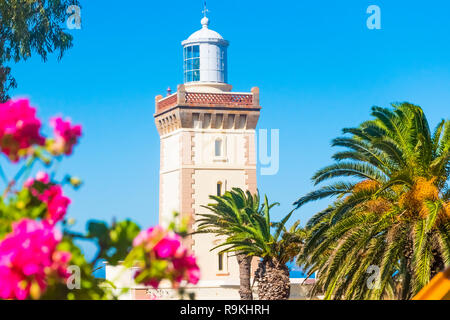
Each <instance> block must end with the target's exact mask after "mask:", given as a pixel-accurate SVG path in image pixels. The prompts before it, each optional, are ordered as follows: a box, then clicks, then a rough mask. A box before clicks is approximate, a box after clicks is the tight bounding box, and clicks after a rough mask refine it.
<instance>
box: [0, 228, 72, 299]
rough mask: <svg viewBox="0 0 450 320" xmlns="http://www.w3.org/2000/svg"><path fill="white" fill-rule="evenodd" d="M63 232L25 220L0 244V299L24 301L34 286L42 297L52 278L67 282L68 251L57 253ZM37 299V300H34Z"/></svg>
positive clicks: (69, 256) (69, 257)
mask: <svg viewBox="0 0 450 320" xmlns="http://www.w3.org/2000/svg"><path fill="white" fill-rule="evenodd" d="M61 237H62V235H61V233H60V232H58V231H56V230H55V229H54V228H53V227H51V226H50V225H49V224H46V223H43V222H38V221H35V220H29V219H23V220H21V221H19V222H17V223H15V224H14V225H13V231H12V233H10V234H8V235H7V236H6V237H5V239H3V240H2V241H1V242H0V298H2V299H19V300H24V299H26V298H28V297H29V295H30V291H32V287H33V286H34V287H35V289H34V290H33V291H34V294H35V295H36V288H38V295H40V293H42V292H43V291H45V289H46V288H47V278H48V277H58V278H62V279H66V278H67V276H68V273H67V271H66V269H67V264H68V262H69V261H70V259H71V255H70V253H68V252H59V251H57V250H56V247H57V245H58V244H59V242H60V241H61ZM33 298H37V297H33Z"/></svg>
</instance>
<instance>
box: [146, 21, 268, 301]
mask: <svg viewBox="0 0 450 320" xmlns="http://www.w3.org/2000/svg"><path fill="white" fill-rule="evenodd" d="M229 46H230V43H229V42H228V41H227V40H225V39H224V38H223V37H222V36H221V35H220V34H219V33H217V32H215V31H213V30H211V29H210V19H209V18H208V17H206V14H205V16H204V17H203V19H202V20H201V29H200V30H198V31H196V32H194V33H193V34H192V35H191V36H190V37H188V38H187V39H186V40H184V41H183V42H182V49H183V84H180V85H178V88H177V90H176V92H174V93H173V94H169V95H167V96H166V97H163V96H162V95H159V96H157V97H156V99H155V105H156V108H155V109H156V110H155V115H154V118H155V124H156V128H157V130H158V133H159V135H160V159H161V161H160V182H159V183H160V185H159V186H160V187H159V220H160V224H162V225H167V224H168V223H169V222H170V221H171V219H172V218H173V212H178V213H180V214H181V215H183V216H186V215H187V216H189V217H191V218H192V219H191V221H192V223H191V229H192V230H193V231H195V230H196V222H195V221H196V217H197V215H198V214H202V213H208V210H207V209H205V208H203V207H202V206H205V205H207V204H208V203H211V202H212V200H210V199H209V196H210V195H223V194H224V193H225V192H226V191H229V190H231V189H232V188H234V187H237V188H241V189H243V190H249V191H251V192H252V193H255V192H257V181H256V151H255V128H256V125H257V123H258V119H259V115H260V110H261V107H260V105H259V89H258V88H256V87H254V88H252V89H251V91H250V92H233V91H232V86H231V85H230V84H229V83H228V71H229V70H228V67H229V66H228V61H227V58H228V49H229ZM180 71H181V70H180ZM169 93H170V92H169ZM221 241H223V239H221V238H218V237H216V236H215V235H213V234H195V235H193V236H191V237H190V238H189V239H188V240H187V242H188V243H187V244H188V246H189V247H190V248H191V250H192V251H193V252H194V254H195V255H196V257H197V261H198V263H199V266H200V269H201V283H200V286H204V287H208V286H209V285H211V286H219V287H220V286H224V287H226V286H236V285H238V284H239V269H238V264H237V261H236V257H234V256H232V255H230V256H228V255H227V254H220V253H219V252H218V251H211V249H212V248H214V247H215V246H217V245H218V244H220V243H221ZM216 292H217V290H216ZM222 297H223V296H222ZM236 297H239V296H238V293H237V290H236Z"/></svg>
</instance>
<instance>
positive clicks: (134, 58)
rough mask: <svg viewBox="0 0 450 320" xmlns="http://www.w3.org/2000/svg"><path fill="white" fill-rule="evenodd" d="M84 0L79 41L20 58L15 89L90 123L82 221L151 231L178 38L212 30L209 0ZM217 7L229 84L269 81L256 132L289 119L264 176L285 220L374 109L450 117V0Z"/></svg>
mask: <svg viewBox="0 0 450 320" xmlns="http://www.w3.org/2000/svg"><path fill="white" fill-rule="evenodd" d="M81 3H82V4H83V8H82V19H83V22H82V23H83V24H82V30H74V31H72V34H73V35H74V37H75V41H74V47H73V48H72V49H71V50H70V51H68V52H67V53H66V55H65V56H64V58H63V60H62V61H59V62H58V61H57V59H56V56H54V55H53V56H50V57H49V60H48V62H46V63H43V62H42V61H41V60H40V59H39V58H32V59H30V60H28V61H26V62H21V63H19V64H17V65H13V66H12V67H13V75H14V76H15V77H16V79H17V81H18V83H19V87H18V88H17V89H16V90H15V91H14V92H13V95H14V96H24V95H25V96H28V97H30V98H31V100H32V103H33V104H34V105H35V106H37V107H38V108H39V115H40V116H41V117H42V118H43V119H48V118H50V117H51V116H52V115H54V114H63V115H67V116H70V117H71V118H72V119H73V121H74V122H76V123H81V124H82V125H83V127H84V132H85V134H84V137H83V139H82V141H81V144H80V145H79V146H78V147H77V148H76V151H75V154H74V156H73V157H71V158H69V159H67V160H66V161H65V162H64V164H63V165H62V166H61V168H60V172H61V174H63V173H65V172H69V173H72V174H74V175H78V176H80V177H82V178H83V180H84V181H85V185H84V186H83V188H82V189H81V190H79V191H76V192H74V191H71V190H67V192H68V193H69V195H70V197H71V198H72V199H73V205H72V206H71V208H70V212H69V215H70V216H71V217H74V218H76V219H77V224H76V226H75V227H76V229H78V230H83V229H84V227H85V223H86V221H87V220H89V219H100V220H107V221H111V220H112V217H116V218H117V219H125V218H132V219H133V220H136V221H137V222H138V223H139V224H140V225H141V226H142V227H148V226H151V225H154V224H156V223H157V222H158V221H157V219H158V218H157V217H158V187H159V182H158V180H159V176H158V174H159V137H158V133H157V131H156V129H155V126H154V122H153V113H154V97H155V96H156V95H158V94H165V90H166V88H167V87H168V86H171V87H172V88H174V89H175V88H176V86H177V84H179V83H181V82H182V47H181V41H182V40H184V39H186V38H187V37H188V36H189V35H190V34H191V33H193V32H194V31H196V30H198V29H199V28H200V27H201V25H200V19H201V18H202V13H201V11H202V1H201V0H195V1H192V0H191V1H181V0H173V1H170V2H168V1H132V2H127V4H126V5H124V4H123V2H122V4H120V5H119V2H118V1H117V2H115V1H106V0H95V1H90V0H81ZM116 3H117V4H116ZM344 3H345V4H344ZM372 4H376V5H378V6H380V8H381V19H382V29H381V30H369V29H368V28H367V27H366V20H367V18H368V17H369V15H368V14H367V13H366V9H367V7H368V6H369V5H372ZM208 7H209V10H210V13H209V17H210V19H211V24H210V28H211V29H213V30H215V31H218V32H219V33H221V34H222V35H223V36H224V37H225V38H226V39H227V40H229V41H230V42H231V46H230V49H229V83H230V84H232V85H233V86H234V90H235V91H249V90H250V89H251V87H253V86H258V87H260V90H261V105H262V107H263V110H262V113H261V118H260V123H259V128H261V129H269V130H270V129H280V171H279V173H278V174H277V175H275V176H258V185H259V188H260V191H261V193H267V194H268V195H269V199H270V200H271V201H278V202H280V203H281V204H282V205H281V206H280V207H279V208H277V209H275V211H274V219H279V218H281V217H282V216H284V215H285V214H286V213H287V212H288V211H290V209H291V208H292V203H293V202H294V201H295V200H296V199H297V198H298V197H299V196H301V195H304V194H305V193H306V192H308V191H310V190H311V189H312V187H313V186H312V184H311V180H310V178H311V176H312V174H313V173H314V172H315V171H316V170H318V169H319V168H321V167H323V166H325V165H327V164H329V163H330V162H331V159H330V156H331V155H332V153H333V152H334V151H335V150H332V149H331V148H330V141H331V140H332V139H333V138H334V137H336V136H338V135H339V134H340V130H341V129H342V128H344V127H350V126H357V125H358V124H359V123H361V122H362V121H364V120H366V119H368V117H369V112H370V107H371V106H373V105H379V106H388V105H389V103H391V102H396V101H409V102H412V103H415V104H418V105H420V106H422V107H423V108H424V110H425V112H426V114H427V116H428V118H429V121H430V123H431V125H432V126H433V127H434V126H435V125H436V124H437V122H438V121H439V120H440V119H442V118H449V115H450V112H449V110H450V103H449V102H450V41H449V38H450V36H449V34H450V19H449V18H448V17H449V15H450V2H449V1H447V0H440V1H438V0H430V1H411V0H408V1H406V0H396V1H392V0H390V1H382V0H371V1H364V0H347V1H345V2H344V1H331V0H329V1H298V0H295V1H293V0H292V1H290V0H286V1H283V2H274V1H253V0H252V1H237V0H228V1H218V0H210V1H209V4H208ZM326 205H327V202H326V201H325V202H320V203H316V204H311V205H308V206H306V207H304V208H302V209H301V210H299V211H298V212H297V213H296V215H295V218H296V219H301V220H302V221H303V222H306V221H307V219H308V218H309V217H311V215H312V214H314V213H315V212H316V211H317V210H319V209H320V208H323V207H324V206H326ZM87 252H88V253H90V254H92V250H91V249H87Z"/></svg>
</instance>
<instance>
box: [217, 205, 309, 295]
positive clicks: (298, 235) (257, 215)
mask: <svg viewBox="0 0 450 320" xmlns="http://www.w3.org/2000/svg"><path fill="white" fill-rule="evenodd" d="M276 205H278V203H274V204H270V205H269V202H268V199H267V197H265V201H264V204H263V205H262V206H261V209H259V210H258V211H256V212H253V213H252V214H251V215H250V216H249V218H248V220H247V221H246V223H245V224H237V225H235V226H234V227H233V230H234V233H233V234H232V235H230V236H229V237H228V238H227V240H226V241H225V242H224V243H223V244H221V245H219V246H218V247H217V248H220V247H225V248H226V249H225V251H227V252H240V253H241V254H245V255H246V256H248V257H259V258H261V259H262V260H261V261H260V263H259V267H258V270H257V272H256V280H257V281H258V297H259V299H261V300H287V299H288V298H289V296H290V279H289V269H288V267H287V265H286V264H287V263H288V262H290V261H292V260H293V259H294V258H295V257H296V256H297V255H298V253H299V252H300V249H301V247H302V245H303V240H304V239H305V238H306V237H305V233H304V231H303V230H302V229H301V228H300V227H299V224H300V222H296V223H295V224H294V225H293V226H292V227H291V228H290V230H287V229H286V223H287V222H288V220H289V219H290V217H291V216H292V214H293V212H294V211H292V212H291V213H289V214H288V215H287V216H286V217H285V218H284V219H283V220H282V221H281V222H279V223H271V220H270V210H271V209H272V208H273V207H274V206H276ZM272 228H274V233H272V232H271V229H272Z"/></svg>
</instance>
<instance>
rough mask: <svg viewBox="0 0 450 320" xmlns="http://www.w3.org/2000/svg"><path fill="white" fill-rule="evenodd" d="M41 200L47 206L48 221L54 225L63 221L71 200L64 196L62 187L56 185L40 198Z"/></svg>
mask: <svg viewBox="0 0 450 320" xmlns="http://www.w3.org/2000/svg"><path fill="white" fill-rule="evenodd" d="M38 198H39V200H41V201H42V202H44V203H45V204H47V210H48V217H47V221H48V223H50V224H51V225H54V224H56V223H58V222H59V221H61V220H62V219H63V218H64V216H65V215H66V213H67V208H68V207H69V204H70V202H71V201H70V199H69V198H67V197H66V196H64V195H63V190H62V188H61V186H59V185H54V186H51V187H50V188H49V189H47V190H45V191H44V192H43V193H42V194H41V195H39V196H38Z"/></svg>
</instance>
